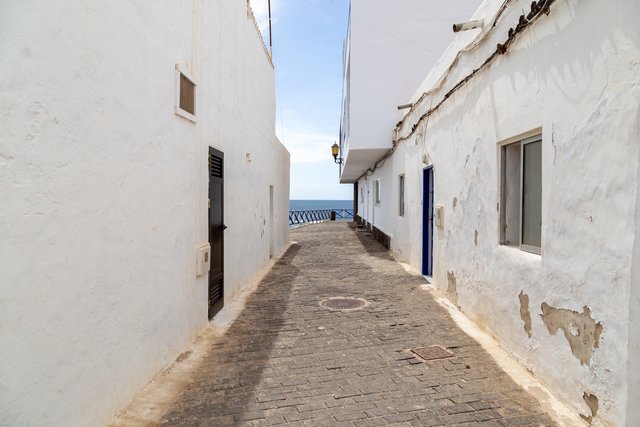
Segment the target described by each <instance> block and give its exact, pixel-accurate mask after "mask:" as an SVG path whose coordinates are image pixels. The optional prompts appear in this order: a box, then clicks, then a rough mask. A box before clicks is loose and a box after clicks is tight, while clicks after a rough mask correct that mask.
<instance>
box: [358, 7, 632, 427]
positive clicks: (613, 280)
mask: <svg viewBox="0 0 640 427" xmlns="http://www.w3.org/2000/svg"><path fill="white" fill-rule="evenodd" d="M500 4H502V2H501V1H493V0H492V1H486V2H485V3H484V4H483V5H482V6H481V8H480V10H479V12H478V13H477V15H476V16H477V17H485V18H490V17H491V16H492V15H493V14H494V13H495V11H496V10H497V9H498V7H499V6H500ZM529 8H530V2H529V1H517V2H514V3H513V4H512V5H511V6H510V7H509V8H508V9H507V11H506V12H505V14H504V15H503V17H502V19H501V20H500V21H499V23H498V25H497V26H496V28H495V30H494V31H493V32H492V33H491V35H489V37H488V38H487V39H486V40H485V42H484V43H482V44H481V45H480V46H479V47H478V48H476V49H474V50H472V51H470V52H468V53H466V54H464V55H463V56H462V57H461V58H460V60H459V62H458V64H457V66H456V67H455V68H454V70H453V73H452V74H451V76H450V78H449V79H448V80H447V82H446V84H445V85H444V87H443V88H442V90H440V91H438V92H437V93H435V94H434V95H433V96H432V97H428V98H427V99H426V100H425V101H424V102H422V103H421V104H420V106H419V107H417V108H416V110H415V111H413V112H411V113H410V114H409V116H408V117H407V118H406V123H405V125H404V126H403V127H402V128H401V129H400V132H399V133H400V136H405V135H408V134H409V130H410V129H411V128H412V126H413V125H414V124H415V123H416V121H417V118H418V117H419V116H420V115H421V114H422V113H423V112H425V111H426V110H427V109H428V108H429V107H430V105H435V102H437V101H439V100H440V99H442V97H443V95H444V94H445V93H446V92H447V91H448V90H449V89H450V88H451V87H452V86H453V85H455V84H456V83H457V82H458V81H460V80H461V78H462V77H464V76H465V75H467V74H468V73H470V72H471V71H472V70H473V69H474V68H476V67H478V65H480V64H481V63H482V62H483V61H484V60H485V59H486V58H487V57H488V56H489V54H490V53H491V52H493V51H494V50H495V48H496V44H497V43H501V42H503V41H504V40H505V39H506V38H507V31H508V29H509V27H513V26H515V25H516V24H517V22H518V16H519V15H520V14H521V13H522V10H523V9H524V10H525V11H528V10H529ZM638 16H640V4H638V3H637V2H635V1H631V0H627V1H618V2H616V4H615V7H612V5H611V4H609V3H606V2H604V3H603V2H599V1H595V0H582V1H577V0H558V1H556V2H555V4H554V5H553V6H552V9H551V13H550V15H549V16H543V17H542V18H541V19H540V20H539V21H538V22H536V23H535V24H534V26H533V27H532V28H529V29H528V30H526V31H525V33H523V34H521V35H520V36H519V38H518V39H517V41H516V42H515V43H514V44H513V45H512V46H511V47H510V49H509V52H508V53H507V54H506V55H504V56H501V57H499V58H497V59H496V60H495V61H494V62H493V63H492V64H491V65H490V66H488V67H486V68H485V69H483V70H482V71H480V72H478V73H477V74H476V76H475V77H474V78H473V79H471V80H470V81H469V82H468V83H467V84H466V85H465V86H464V87H463V88H462V89H460V90H459V91H457V92H456V93H455V94H454V95H453V96H452V97H451V98H449V99H448V100H447V101H446V102H445V103H444V104H443V105H442V107H441V108H440V109H439V110H438V111H437V112H436V113H435V114H433V115H432V116H431V118H430V119H429V121H428V124H427V125H426V126H425V124H424V122H423V123H422V124H421V125H420V127H419V131H418V134H419V136H416V135H415V134H414V135H412V136H411V137H410V138H409V139H408V140H406V141H403V142H401V143H400V144H399V146H398V148H397V149H396V151H395V152H394V154H393V156H392V157H391V158H390V159H387V161H386V162H385V164H384V166H383V167H382V168H380V169H378V170H376V171H375V172H374V173H373V174H372V175H371V176H370V177H369V179H372V178H373V177H375V176H379V175H383V176H384V175H389V176H390V177H391V178H392V179H394V180H395V179H397V178H396V177H397V175H398V174H400V173H405V174H406V211H407V214H406V217H405V218H399V217H398V216H397V214H395V212H396V204H395V202H394V203H392V204H391V205H390V206H389V207H388V208H387V209H388V210H387V213H386V214H379V213H378V212H376V215H375V221H374V225H375V224H376V223H377V222H378V221H380V225H381V227H382V228H387V227H390V228H391V230H392V231H393V232H392V235H393V239H392V242H391V245H392V250H393V251H394V252H395V253H396V254H397V255H398V256H399V257H400V258H401V259H402V260H404V261H407V262H409V263H410V264H412V265H413V266H414V267H415V268H417V269H421V262H422V260H421V256H422V169H423V168H424V167H425V166H426V164H425V163H423V162H422V160H423V157H424V156H425V155H426V156H427V164H430V165H433V167H434V174H435V204H436V205H442V206H443V209H444V227H443V228H436V230H435V233H434V234H435V237H434V251H435V254H434V280H435V283H436V285H437V286H438V287H439V288H441V289H443V290H444V291H447V289H449V291H450V297H451V299H452V300H453V301H455V302H457V304H458V305H459V306H460V308H461V309H462V310H463V311H464V312H465V313H466V314H467V315H468V316H469V317H471V318H472V319H473V320H474V321H475V322H476V323H478V324H479V325H480V326H481V327H482V328H484V329H485V330H487V331H490V332H491V333H492V334H493V335H494V336H495V337H496V338H497V339H498V340H499V341H500V342H501V343H502V344H503V345H504V347H505V348H506V349H508V350H509V351H510V352H511V353H512V354H513V355H514V356H516V358H517V359H519V360H520V361H521V362H522V363H523V364H524V365H526V366H527V367H528V368H530V369H531V371H532V372H534V373H535V375H536V376H537V377H538V378H539V379H540V380H541V381H543V382H544V383H545V384H546V385H548V386H549V388H550V389H551V390H553V392H554V393H555V394H557V396H558V397H560V398H561V399H563V400H564V401H565V402H567V403H568V404H569V405H571V406H572V407H573V408H575V409H576V411H578V412H580V413H581V414H584V415H587V416H588V415H591V412H590V410H589V408H588V407H587V405H586V403H585V401H584V400H583V394H584V393H587V394H590V395H594V396H596V397H597V399H598V404H599V408H598V411H597V414H596V417H595V418H594V421H593V424H594V425H616V426H622V425H628V426H632V425H635V424H637V417H638V415H637V410H636V409H633V408H634V407H635V406H637V405H635V402H636V401H637V395H638V394H637V393H638V390H637V387H638V375H637V369H638V364H637V362H635V361H634V360H637V359H638V350H637V349H638V342H637V339H636V338H634V337H635V335H637V334H634V333H633V331H632V330H630V329H629V323H630V321H634V319H637V316H638V306H637V293H638V290H637V277H635V279H634V276H632V271H631V266H632V260H633V259H634V258H632V256H635V257H637V249H636V251H635V252H634V243H635V236H636V235H637V215H636V212H637V208H636V203H637V191H638V172H639V168H638V166H639V163H638V159H639V155H640V149H639V146H638V141H639V140H640V110H639V104H640V83H639V82H640V61H639V58H640V30H638V26H637V25H635V23H634V19H635V18H636V17H638ZM476 31H477V30H476ZM476 35H477V32H476V33H475V34H474V33H471V34H469V33H467V34H463V35H461V36H460V37H459V38H458V39H457V41H456V43H455V44H454V45H453V46H452V47H451V48H450V49H449V50H448V51H447V54H445V56H444V57H443V59H442V60H441V61H440V63H439V64H438V65H437V66H436V69H435V70H434V72H433V73H432V74H430V75H429V76H428V78H427V79H426V80H425V83H424V84H423V85H422V86H421V87H420V89H419V91H418V92H417V93H416V94H415V95H414V98H413V99H414V100H417V99H418V98H419V97H420V95H421V94H422V93H423V92H424V91H426V90H428V89H429V88H431V87H432V86H433V84H434V82H435V81H436V80H438V78H439V77H440V75H441V71H442V70H444V69H445V68H446V67H447V66H448V64H449V63H450V61H451V59H452V58H453V56H454V55H455V53H456V52H457V51H458V50H460V49H461V48H462V47H464V46H465V45H466V44H467V43H468V42H469V41H471V39H473V38H474V37H475V36H476ZM538 128H541V132H542V155H543V160H542V174H543V177H542V178H543V182H542V185H543V187H542V195H543V199H542V206H543V207H542V209H543V211H542V215H543V218H542V251H543V254H542V256H539V255H533V254H529V253H525V252H522V251H520V250H519V249H515V248H511V247H505V246H501V245H500V244H499V229H498V228H499V213H498V209H497V208H498V206H499V205H498V203H499V193H498V189H499V176H500V175H499V162H498V159H499V156H498V154H499V151H498V144H499V142H500V141H504V140H506V139H508V138H512V137H516V136H518V135H522V134H525V133H527V132H530V131H533V130H535V129H538ZM386 169H389V170H386ZM392 188H393V189H394V190H393V191H395V192H397V187H396V186H395V185H393V187H392ZM392 200H396V199H395V198H394V197H392ZM633 254H635V255H633ZM634 262H635V264H637V259H636V260H635V261H634ZM635 264H634V265H635ZM451 275H452V276H455V287H453V288H452V287H450V283H449V280H448V278H449V277H450V276H451ZM632 285H633V286H632ZM520 292H523V293H524V294H527V295H528V298H529V311H530V315H531V320H532V330H531V333H532V336H531V338H529V336H528V335H527V333H526V332H525V330H524V323H523V321H522V320H521V317H520V301H519V298H518V295H519V294H520ZM630 295H631V298H630ZM634 295H635V300H634V299H633V298H634ZM543 302H544V303H547V304H549V305H550V306H552V307H556V308H561V309H568V310H574V311H577V312H582V308H583V307H584V306H587V307H589V308H590V310H591V317H592V318H593V319H594V320H595V321H596V322H599V323H601V325H602V327H603V332H602V335H601V336H600V343H599V347H598V348H594V349H593V352H592V354H591V359H590V360H589V362H588V363H586V364H581V362H580V360H578V358H577V357H576V356H574V355H573V354H572V350H571V349H570V346H569V343H568V341H567V339H566V338H565V337H564V335H563V332H562V330H560V331H558V332H557V333H556V334H555V335H552V334H550V332H549V331H548V329H547V327H546V326H545V323H544V322H543V320H542V318H541V314H542V312H541V305H542V303H543ZM629 312H631V317H630V316H629ZM574 326H575V325H574ZM572 328H573V327H569V329H572ZM573 330H574V333H575V329H573ZM629 337H632V338H631V342H630V340H629ZM627 361H628V363H627ZM627 416H628V417H629V418H627Z"/></svg>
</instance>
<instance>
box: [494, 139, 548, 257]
mask: <svg viewBox="0 0 640 427" xmlns="http://www.w3.org/2000/svg"><path fill="white" fill-rule="evenodd" d="M534 142H540V143H542V133H538V134H536V135H534V136H530V137H527V138H523V139H513V138H511V139H510V140H508V141H505V142H503V143H502V144H500V146H499V150H500V154H499V156H500V157H499V158H500V165H501V166H500V187H499V188H500V218H499V229H500V244H501V245H505V246H511V247H518V248H520V250H522V251H524V252H529V253H533V254H537V255H541V254H542V241H541V242H540V247H536V246H531V245H526V244H524V243H522V227H523V221H522V219H523V218H522V215H523V211H522V204H523V202H524V200H523V198H524V188H523V186H524V146H525V145H527V144H531V143H534ZM514 144H518V145H520V168H519V169H520V183H519V186H520V187H519V193H520V197H519V201H518V206H519V212H518V215H519V217H518V225H519V227H518V228H519V229H518V244H517V245H513V244H509V243H507V242H506V241H505V236H504V235H503V226H504V224H505V222H506V216H505V215H506V210H505V209H506V194H505V188H506V176H505V172H506V171H505V162H506V154H504V150H505V149H506V147H508V146H510V145H514ZM541 167H542V165H541ZM540 234H541V235H540V237H541V240H542V229H540Z"/></svg>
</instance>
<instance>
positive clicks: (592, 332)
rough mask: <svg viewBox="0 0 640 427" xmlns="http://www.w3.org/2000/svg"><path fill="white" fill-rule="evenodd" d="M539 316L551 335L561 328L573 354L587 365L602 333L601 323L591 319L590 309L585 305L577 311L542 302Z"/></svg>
mask: <svg viewBox="0 0 640 427" xmlns="http://www.w3.org/2000/svg"><path fill="white" fill-rule="evenodd" d="M541 317H542V321H543V322H544V324H545V325H546V326H547V329H548V330H549V333H550V334H551V335H555V333H556V332H558V329H562V331H563V332H564V336H565V338H566V339H567V341H569V346H570V347H571V352H572V353H573V355H574V356H575V357H577V358H578V360H580V363H581V364H582V365H588V364H589V361H590V360H591V354H592V353H593V350H594V349H596V348H598V346H599V345H600V334H601V333H602V324H600V323H597V322H596V321H595V320H593V318H592V317H591V309H590V308H589V307H587V306H586V305H585V306H584V307H583V308H582V313H578V312H577V311H573V310H567V309H565V308H555V307H551V306H550V305H549V304H547V303H546V302H543V303H542V314H541Z"/></svg>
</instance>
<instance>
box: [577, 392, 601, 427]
mask: <svg viewBox="0 0 640 427" xmlns="http://www.w3.org/2000/svg"><path fill="white" fill-rule="evenodd" d="M582 398H583V399H584V402H585V403H586V404H587V406H588V407H589V409H590V410H591V415H589V416H586V415H582V414H581V415H580V416H581V417H582V419H583V420H585V421H586V422H588V423H589V424H591V422H592V421H593V419H594V418H595V416H596V414H597V413H598V407H599V405H598V397H597V396H596V395H595V394H589V393H587V392H586V391H585V392H584V394H583V395H582Z"/></svg>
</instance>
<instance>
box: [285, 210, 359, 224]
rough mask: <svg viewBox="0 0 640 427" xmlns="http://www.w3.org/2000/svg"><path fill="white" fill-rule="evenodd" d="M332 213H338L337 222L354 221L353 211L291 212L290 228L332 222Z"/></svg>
mask: <svg viewBox="0 0 640 427" xmlns="http://www.w3.org/2000/svg"><path fill="white" fill-rule="evenodd" d="M331 212H335V213H336V221H347V220H349V219H353V209H310V210H303V211H300V210H298V211H289V227H290V228H293V227H298V226H300V225H303V224H313V223H317V222H325V221H330V220H331Z"/></svg>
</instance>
